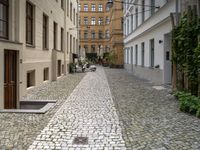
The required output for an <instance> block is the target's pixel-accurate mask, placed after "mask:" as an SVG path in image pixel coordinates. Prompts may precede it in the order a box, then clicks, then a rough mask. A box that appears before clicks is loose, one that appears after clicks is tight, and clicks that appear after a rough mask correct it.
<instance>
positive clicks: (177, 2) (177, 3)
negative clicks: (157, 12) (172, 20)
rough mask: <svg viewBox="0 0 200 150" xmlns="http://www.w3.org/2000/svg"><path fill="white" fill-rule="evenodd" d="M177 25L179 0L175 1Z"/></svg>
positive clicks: (177, 22) (177, 21)
mask: <svg viewBox="0 0 200 150" xmlns="http://www.w3.org/2000/svg"><path fill="white" fill-rule="evenodd" d="M178 24H179V0H176V26H177V25H178Z"/></svg>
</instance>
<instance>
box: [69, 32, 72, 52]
mask: <svg viewBox="0 0 200 150" xmlns="http://www.w3.org/2000/svg"><path fill="white" fill-rule="evenodd" d="M69 50H70V54H71V52H72V35H71V34H70V49H69Z"/></svg>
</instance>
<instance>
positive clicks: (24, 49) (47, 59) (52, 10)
mask: <svg viewBox="0 0 200 150" xmlns="http://www.w3.org/2000/svg"><path fill="white" fill-rule="evenodd" d="M26 2H29V3H31V4H32V5H33V6H34V11H33V12H34V13H33V16H34V23H33V24H34V27H33V28H34V32H33V33H34V35H33V41H34V42H33V43H34V44H33V45H27V44H26ZM70 5H71V6H72V7H71V8H72V9H70ZM70 13H72V17H71V19H70ZM43 14H45V15H47V16H48V40H47V41H48V42H47V43H48V49H45V50H44V49H43ZM76 14H77V1H75V0H63V8H61V0H27V1H26V0H9V27H8V30H9V36H8V39H0V72H1V73H0V108H4V50H6V49H8V50H15V51H17V55H18V58H17V59H18V60H17V63H18V64H17V66H18V67H17V68H18V71H17V72H18V74H17V79H18V80H17V103H18V105H19V100H20V99H21V97H22V96H24V95H25V94H26V92H27V90H31V89H32V88H34V87H36V86H39V85H41V84H43V82H44V79H43V78H44V75H43V74H44V68H46V67H48V68H49V81H53V80H56V79H57V78H58V75H57V70H58V60H61V70H62V75H64V74H66V73H67V70H68V68H67V67H68V64H69V63H70V61H71V60H70V56H71V55H72V53H76V51H77V47H72V49H71V50H70V42H72V45H73V44H74V45H78V42H77V41H78V40H77V39H78V37H77V35H78V34H77V28H76V26H77V15H76ZM74 15H75V17H74ZM74 20H75V21H74ZM54 22H56V23H57V37H56V39H57V40H56V41H57V47H56V48H55V49H54V48H53V43H54V42H53V23H54ZM61 28H63V29H64V35H63V51H61ZM67 35H68V36H67ZM70 35H71V36H72V37H73V38H74V39H75V41H76V43H73V41H70V38H69V37H70ZM73 38H72V39H73ZM31 70H34V71H35V84H34V86H33V87H30V88H27V72H29V71H31ZM45 82H46V81H45Z"/></svg>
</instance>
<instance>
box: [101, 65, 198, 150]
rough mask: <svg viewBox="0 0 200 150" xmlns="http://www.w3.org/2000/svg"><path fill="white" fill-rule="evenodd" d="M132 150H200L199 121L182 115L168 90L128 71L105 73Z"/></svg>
mask: <svg viewBox="0 0 200 150" xmlns="http://www.w3.org/2000/svg"><path fill="white" fill-rule="evenodd" d="M105 72H106V75H107V78H108V83H109V85H110V88H111V92H112V94H113V101H114V103H115V106H116V109H117V113H118V116H119V121H120V125H121V127H122V133H123V139H124V140H125V143H126V147H127V149H129V150H135V149H138V150H139V149H141V150H168V149H169V150H199V149H200V119H198V118H196V117H195V116H190V115H188V114H185V113H182V112H180V111H179V106H178V101H177V100H175V99H174V98H173V97H172V96H171V95H170V94H169V90H160V91H158V90H156V89H153V88H152V85H151V84H149V83H147V82H145V81H142V80H139V79H137V78H136V77H134V76H133V75H130V74H129V73H127V72H126V71H125V70H123V69H120V70H116V69H105Z"/></svg>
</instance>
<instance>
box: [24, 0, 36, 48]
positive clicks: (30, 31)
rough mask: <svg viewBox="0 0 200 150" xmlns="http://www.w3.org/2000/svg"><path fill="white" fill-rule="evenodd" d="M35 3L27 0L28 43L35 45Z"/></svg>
mask: <svg viewBox="0 0 200 150" xmlns="http://www.w3.org/2000/svg"><path fill="white" fill-rule="evenodd" d="M33 23H34V20H33V5H32V4H30V3H28V2H26V43H27V44H30V45H33Z"/></svg>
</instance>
